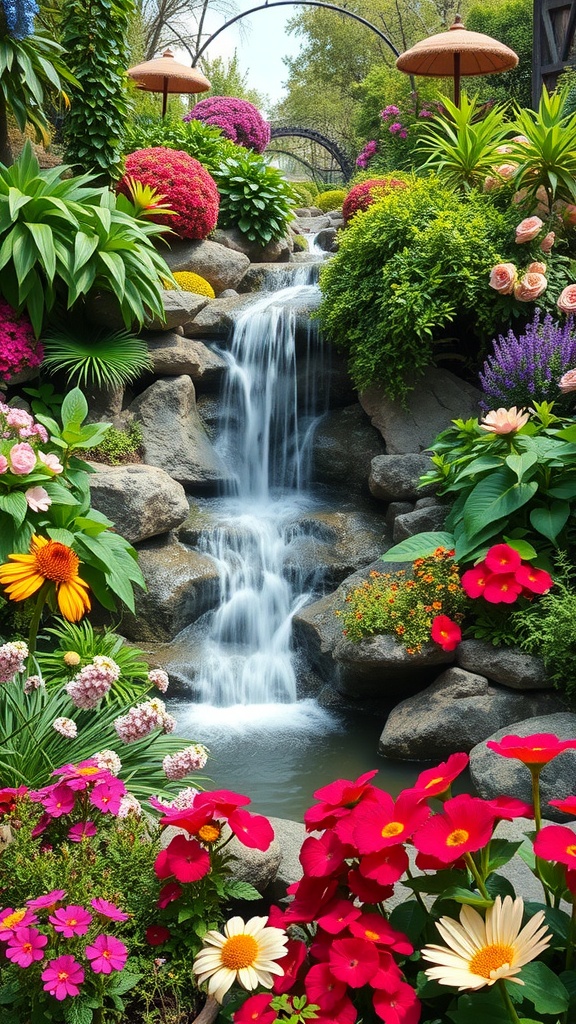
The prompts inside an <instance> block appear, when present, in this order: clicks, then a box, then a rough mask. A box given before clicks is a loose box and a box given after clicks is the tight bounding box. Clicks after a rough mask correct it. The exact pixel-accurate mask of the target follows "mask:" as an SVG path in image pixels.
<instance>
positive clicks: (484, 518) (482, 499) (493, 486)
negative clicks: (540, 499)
mask: <svg viewBox="0 0 576 1024" xmlns="http://www.w3.org/2000/svg"><path fill="white" fill-rule="evenodd" d="M537 490H538V483H537V482H536V480H531V481H529V482H528V483H519V482H518V479H517V477H516V476H515V474H514V473H512V472H511V471H510V470H509V469H500V470H496V472H494V473H491V474H490V475H489V476H487V477H484V479H482V480H480V482H479V483H478V484H476V486H475V487H474V489H473V490H472V491H471V492H470V494H469V495H468V498H467V500H466V504H465V505H464V511H463V522H464V527H465V529H466V533H467V534H468V535H469V536H471V537H472V536H474V534H476V533H479V532H480V531H481V530H484V529H485V528H486V527H487V526H488V525H489V524H490V523H493V522H495V521H496V520H498V519H503V518H504V517H506V516H510V515H511V513H512V512H516V511H517V509H519V508H522V506H523V505H526V504H527V503H528V502H529V501H530V499H531V498H533V497H534V495H535V494H536V491H537Z"/></svg>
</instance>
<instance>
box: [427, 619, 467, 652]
mask: <svg viewBox="0 0 576 1024" xmlns="http://www.w3.org/2000/svg"><path fill="white" fill-rule="evenodd" d="M430 636H431V637H432V639H433V640H434V643H437V644H439V645H440V647H441V648H442V650H443V651H453V650H455V648H456V647H458V644H459V643H460V641H461V639H462V630H461V629H460V626H459V625H458V623H457V622H453V621H452V619H449V618H448V616H447V615H436V617H435V618H434V619H432V628H431V630H430Z"/></svg>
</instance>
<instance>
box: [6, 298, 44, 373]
mask: <svg viewBox="0 0 576 1024" xmlns="http://www.w3.org/2000/svg"><path fill="white" fill-rule="evenodd" d="M43 358H44V349H43V348H42V345H41V344H40V342H39V341H36V338H35V337H34V331H33V328H32V324H31V323H30V320H29V319H28V317H27V316H26V315H25V314H18V313H16V312H15V311H14V310H13V309H12V306H9V305H8V303H7V302H6V301H5V300H4V299H0V381H2V380H3V381H6V382H8V381H9V380H10V378H11V377H13V376H14V375H15V374H17V373H20V372H21V371H22V370H26V369H34V368H35V367H36V366H40V363H41V362H42V359H43Z"/></svg>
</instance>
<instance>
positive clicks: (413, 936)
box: [389, 900, 429, 945]
mask: <svg viewBox="0 0 576 1024" xmlns="http://www.w3.org/2000/svg"><path fill="white" fill-rule="evenodd" d="M389 920H390V924H391V925H392V927H393V928H397V929H398V931H401V932H403V933H404V935H407V936H408V938H409V939H410V942H411V943H412V944H413V945H416V943H417V942H418V939H419V938H420V936H421V934H422V932H423V931H424V929H425V927H426V925H427V923H428V920H429V918H428V914H427V913H426V911H425V910H424V908H423V907H422V906H421V905H420V903H418V902H417V901H416V900H404V901H403V902H402V903H399V904H398V906H397V907H394V910H393V911H392V913H391V914H390V918H389Z"/></svg>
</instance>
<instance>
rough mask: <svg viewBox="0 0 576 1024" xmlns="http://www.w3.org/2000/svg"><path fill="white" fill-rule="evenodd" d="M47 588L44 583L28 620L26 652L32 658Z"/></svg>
mask: <svg viewBox="0 0 576 1024" xmlns="http://www.w3.org/2000/svg"><path fill="white" fill-rule="evenodd" d="M48 586H49V584H48V585H47V584H46V583H44V584H43V585H42V587H41V588H40V590H39V592H38V597H37V598H36V604H35V606H34V611H33V613H32V618H31V620H30V629H29V632H28V652H29V654H30V656H32V655H33V654H34V652H35V650H36V640H37V637H38V627H39V626H40V619H41V618H42V610H43V608H44V605H45V603H46V597H47V595H48Z"/></svg>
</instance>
